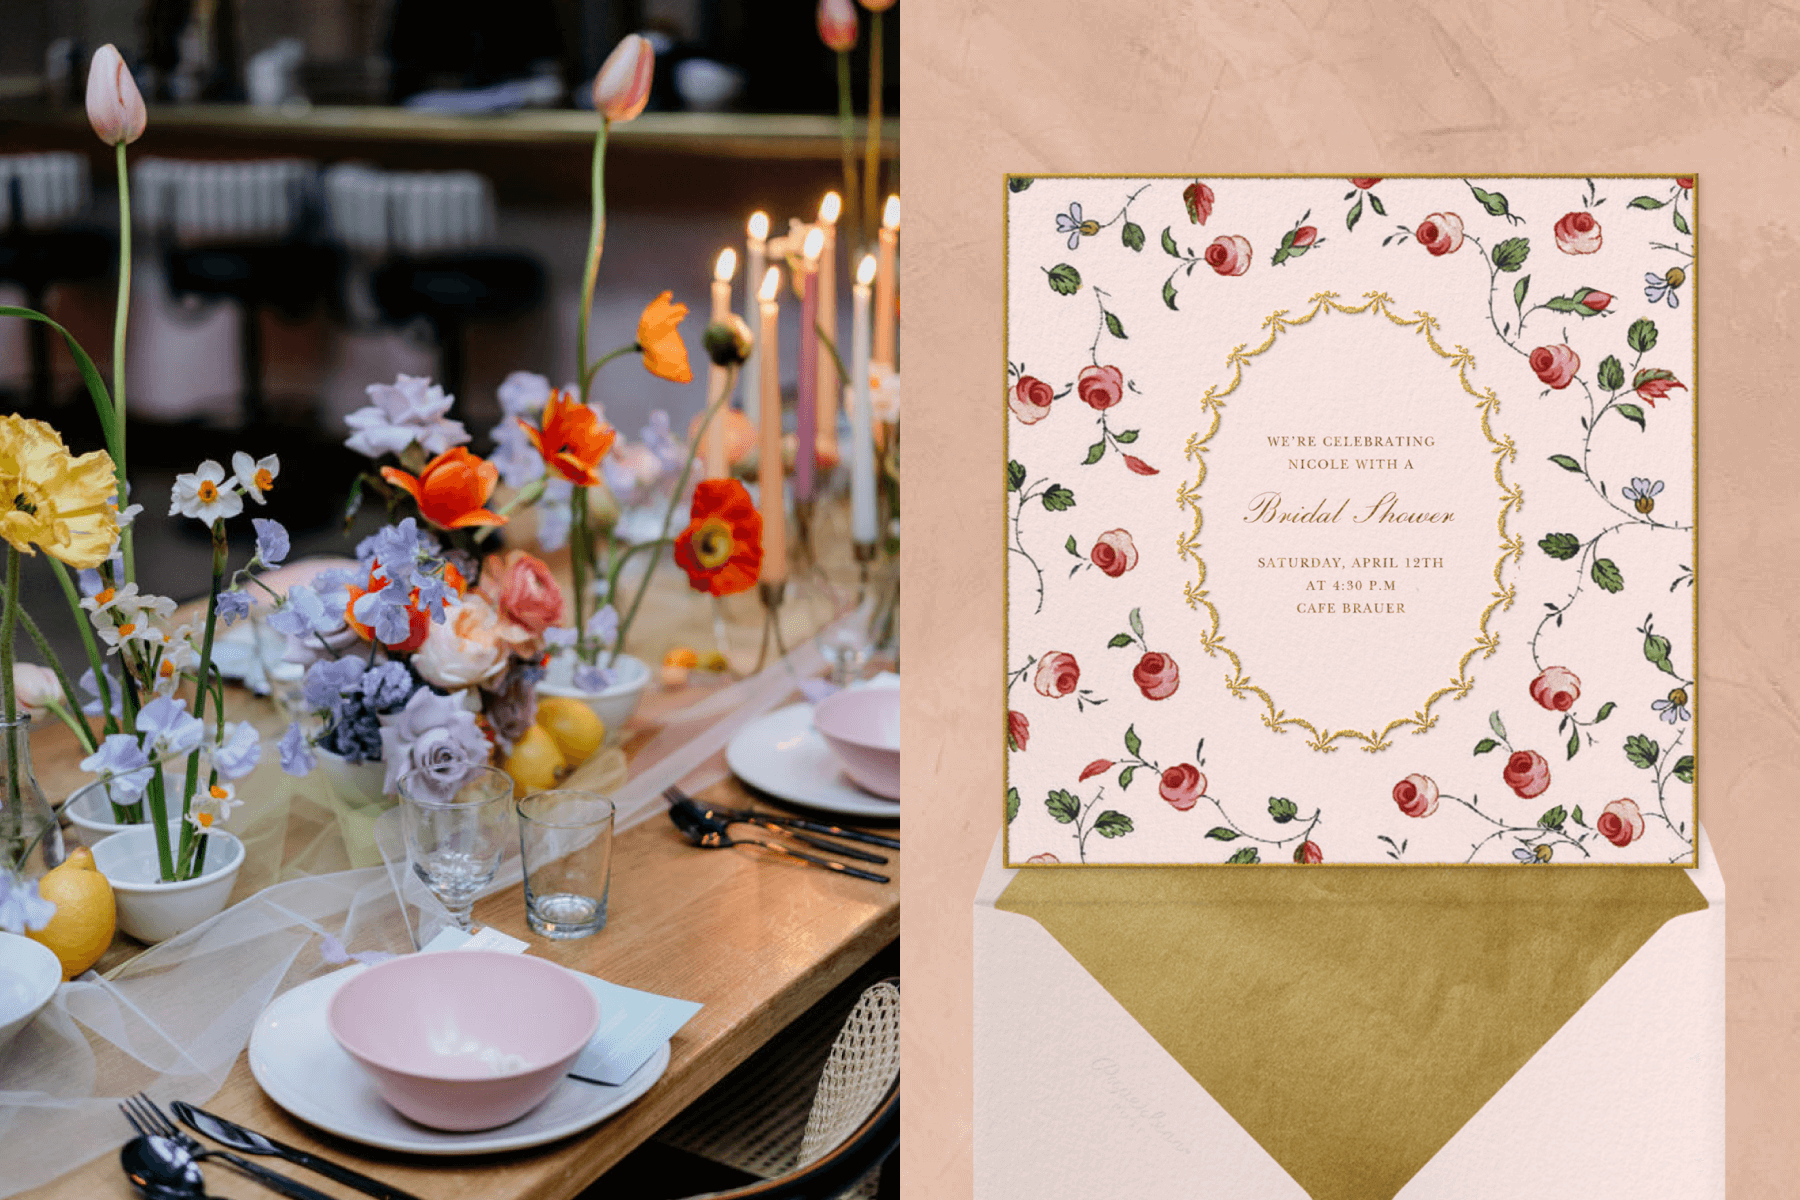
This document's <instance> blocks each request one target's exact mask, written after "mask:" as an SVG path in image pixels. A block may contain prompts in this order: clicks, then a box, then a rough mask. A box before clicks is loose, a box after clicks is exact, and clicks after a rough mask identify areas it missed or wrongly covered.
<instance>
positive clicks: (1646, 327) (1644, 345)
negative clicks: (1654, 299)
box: [1625, 317, 1656, 354]
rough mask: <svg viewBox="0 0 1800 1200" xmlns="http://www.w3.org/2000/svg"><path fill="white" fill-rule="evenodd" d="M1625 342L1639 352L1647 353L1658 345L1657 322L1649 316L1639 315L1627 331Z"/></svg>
mask: <svg viewBox="0 0 1800 1200" xmlns="http://www.w3.org/2000/svg"><path fill="white" fill-rule="evenodd" d="M1625 344H1626V345H1627V346H1630V347H1631V348H1632V349H1633V350H1636V351H1637V352H1638V353H1639V354H1647V353H1649V352H1650V351H1651V350H1652V349H1654V348H1655V346H1656V322H1655V321H1652V320H1651V319H1650V318H1649V317H1639V318H1638V319H1637V320H1635V321H1633V322H1632V323H1631V328H1630V329H1628V330H1626V331H1625Z"/></svg>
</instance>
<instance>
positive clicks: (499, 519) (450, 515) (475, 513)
mask: <svg viewBox="0 0 1800 1200" xmlns="http://www.w3.org/2000/svg"><path fill="white" fill-rule="evenodd" d="M381 477H382V478H383V479H385V480H387V481H388V482H389V483H391V484H393V485H394V486H395V487H397V488H399V489H401V490H402V491H404V492H405V493H406V494H407V495H409V496H411V497H412V498H413V499H414V500H416V501H418V504H419V515H420V516H422V517H424V518H425V519H426V520H427V521H429V522H431V523H432V524H433V525H436V526H437V527H438V528H439V529H464V528H467V527H468V526H471V525H504V524H506V518H505V517H503V516H501V515H500V514H499V513H496V512H489V511H488V510H487V509H486V508H485V507H483V506H484V505H485V504H487V500H488V497H489V496H491V495H493V494H494V485H495V484H497V483H499V482H500V469H499V468H498V467H496V466H495V465H494V464H493V463H491V462H488V461H487V460H486V459H484V458H480V457H478V456H476V455H473V454H470V453H469V451H468V450H467V449H466V448H464V447H462V446H452V447H451V448H450V449H448V450H446V451H444V452H443V453H442V454H440V455H438V456H437V457H436V458H434V459H432V460H431V461H430V462H428V463H426V464H425V469H424V470H423V471H421V472H419V474H418V475H417V476H416V477H415V476H413V475H409V474H407V473H406V472H405V471H402V470H400V469H399V468H398V467H383V468H381Z"/></svg>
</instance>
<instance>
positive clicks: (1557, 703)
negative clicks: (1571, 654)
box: [1531, 667, 1581, 712]
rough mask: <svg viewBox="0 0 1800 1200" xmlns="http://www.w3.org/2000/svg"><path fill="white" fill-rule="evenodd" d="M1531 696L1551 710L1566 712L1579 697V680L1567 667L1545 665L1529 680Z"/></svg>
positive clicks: (1573, 705)
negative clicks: (1538, 673) (1539, 673)
mask: <svg viewBox="0 0 1800 1200" xmlns="http://www.w3.org/2000/svg"><path fill="white" fill-rule="evenodd" d="M1531 698H1532V699H1533V700H1536V701H1537V702H1538V703H1539V704H1541V705H1543V706H1544V707H1545V708H1547V709H1549V710H1550V711H1551V712H1568V711H1569V710H1570V709H1571V708H1574V707H1575V701H1577V700H1579V699H1581V680H1580V678H1578V677H1577V676H1576V674H1575V672H1573V671H1571V670H1569V668H1567V667H1546V668H1544V672H1543V674H1541V675H1539V676H1538V677H1537V678H1536V679H1534V680H1532V681H1531Z"/></svg>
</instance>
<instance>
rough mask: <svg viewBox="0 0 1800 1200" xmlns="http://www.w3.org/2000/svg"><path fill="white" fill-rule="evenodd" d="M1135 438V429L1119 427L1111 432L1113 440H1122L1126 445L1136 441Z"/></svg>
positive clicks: (1136, 436) (1136, 432)
mask: <svg viewBox="0 0 1800 1200" xmlns="http://www.w3.org/2000/svg"><path fill="white" fill-rule="evenodd" d="M1137 439H1138V431H1137V430H1135V429H1121V430H1119V432H1117V433H1115V434H1113V441H1115V442H1123V443H1125V444H1126V445H1127V446H1129V445H1130V444H1131V443H1133V442H1135V441H1137Z"/></svg>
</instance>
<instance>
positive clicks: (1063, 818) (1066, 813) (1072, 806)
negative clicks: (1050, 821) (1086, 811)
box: [1044, 791, 1081, 825]
mask: <svg viewBox="0 0 1800 1200" xmlns="http://www.w3.org/2000/svg"><path fill="white" fill-rule="evenodd" d="M1044 807H1045V808H1048V809H1049V810H1050V815H1051V816H1052V817H1055V818H1056V823H1057V824H1058V825H1067V824H1069V823H1071V822H1072V821H1074V820H1075V818H1076V817H1079V816H1080V815H1081V801H1079V800H1077V799H1076V798H1075V797H1074V796H1071V795H1070V794H1069V793H1068V792H1064V791H1055V792H1051V793H1050V798H1049V799H1047V800H1045V801H1044Z"/></svg>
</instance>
